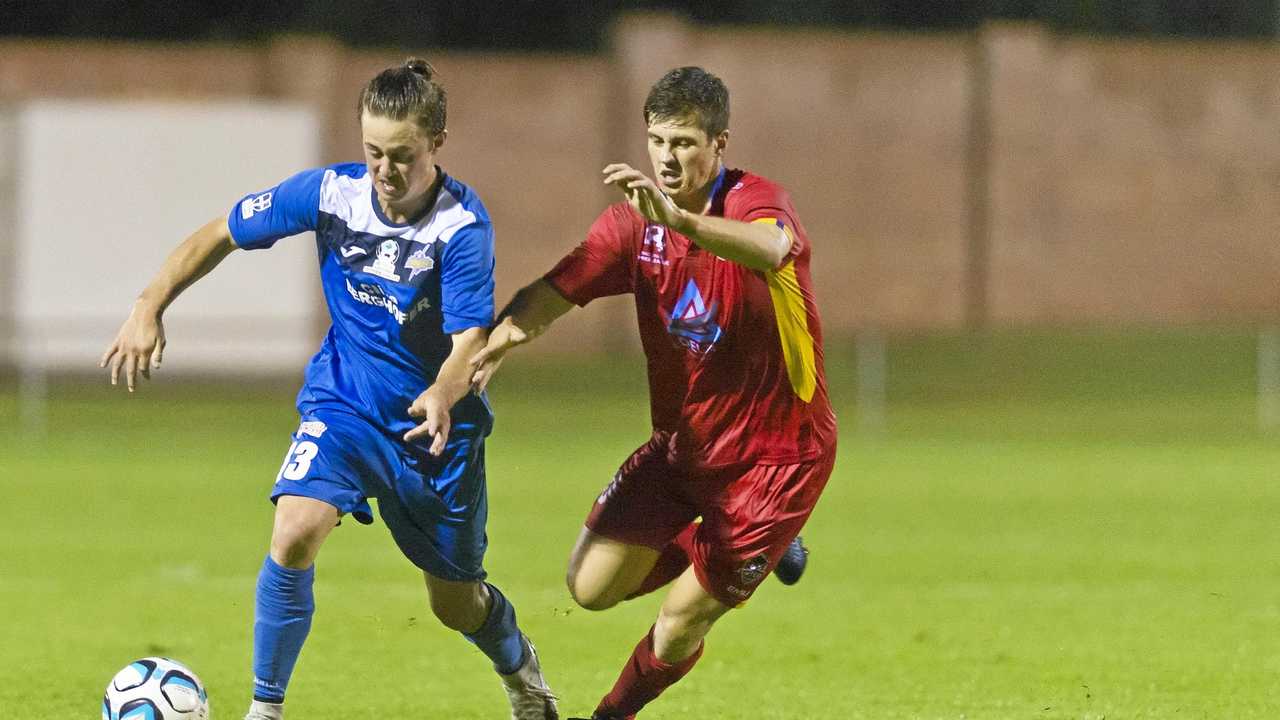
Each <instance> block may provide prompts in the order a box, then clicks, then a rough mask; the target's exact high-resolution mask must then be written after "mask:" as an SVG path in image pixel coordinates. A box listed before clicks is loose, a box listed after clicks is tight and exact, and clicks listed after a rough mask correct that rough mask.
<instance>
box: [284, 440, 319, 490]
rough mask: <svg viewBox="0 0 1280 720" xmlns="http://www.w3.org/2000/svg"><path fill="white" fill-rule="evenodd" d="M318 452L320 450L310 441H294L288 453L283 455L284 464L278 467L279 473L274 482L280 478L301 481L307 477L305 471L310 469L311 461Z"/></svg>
mask: <svg viewBox="0 0 1280 720" xmlns="http://www.w3.org/2000/svg"><path fill="white" fill-rule="evenodd" d="M318 452H320V448H319V447H317V446H316V444H315V443H313V442H311V441H310V440H294V441H293V444H292V445H290V446H289V452H287V453H285V456H284V464H283V465H281V466H280V472H279V473H277V474H276V482H279V481H280V479H281V478H283V479H285V480H301V479H302V478H304V477H306V476H307V470H310V469H311V461H312V460H314V459H315V457H316V453H318Z"/></svg>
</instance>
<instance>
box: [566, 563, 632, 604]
mask: <svg viewBox="0 0 1280 720" xmlns="http://www.w3.org/2000/svg"><path fill="white" fill-rule="evenodd" d="M565 584H566V585H568V587H569V595H570V596H572V597H573V601H574V602H575V603H577V604H578V607H580V608H582V609H584V610H594V611H600V610H608V609H609V608H611V607H613V606H614V605H617V604H618V603H619V602H621V601H622V598H621V597H618V596H617V593H611V592H609V588H608V587H606V586H601V585H599V584H597V583H591V582H589V581H587V580H586V579H585V578H583V577H582V575H581V574H580V573H575V572H572V571H570V572H569V574H568V575H567V576H566V577H565Z"/></svg>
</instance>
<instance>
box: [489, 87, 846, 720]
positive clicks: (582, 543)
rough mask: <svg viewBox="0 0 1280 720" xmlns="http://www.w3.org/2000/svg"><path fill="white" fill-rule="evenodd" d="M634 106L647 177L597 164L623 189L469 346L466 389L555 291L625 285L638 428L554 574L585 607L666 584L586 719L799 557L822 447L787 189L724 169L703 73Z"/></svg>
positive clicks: (558, 310)
mask: <svg viewBox="0 0 1280 720" xmlns="http://www.w3.org/2000/svg"><path fill="white" fill-rule="evenodd" d="M644 118H645V123H646V125H647V127H648V148H649V157H650V160H651V161H652V164H653V172H654V176H655V178H656V181H655V178H650V177H648V176H646V175H645V174H644V173H642V172H640V171H638V170H635V169H633V168H631V167H629V166H627V165H623V164H614V165H609V166H607V167H605V168H604V175H605V178H604V182H605V183H607V184H611V185H614V186H616V187H617V188H618V189H619V190H621V191H622V192H623V193H624V194H625V195H626V201H625V202H620V203H618V204H616V205H612V206H610V207H609V208H607V209H606V210H605V211H604V212H603V213H602V214H601V215H600V217H599V218H597V219H596V221H595V223H594V224H593V225H592V226H591V230H590V232H589V233H588V234H587V239H586V241H585V242H583V243H582V244H581V245H580V246H578V247H577V248H576V249H575V250H574V251H573V252H571V253H570V254H569V255H567V256H566V257H565V258H564V259H562V260H561V261H560V262H559V264H557V265H556V266H555V268H553V269H552V270H551V272H549V273H547V274H546V275H545V276H544V277H542V278H541V279H539V280H537V281H535V282H533V283H532V284H530V285H529V286H527V287H525V288H524V289H522V290H521V291H520V292H518V293H517V294H516V296H515V297H514V298H513V299H512V301H511V303H510V304H509V305H508V306H507V308H506V309H505V310H504V311H503V313H502V315H501V319H500V321H499V323H498V325H497V326H496V327H495V328H494V329H493V331H492V332H491V334H490V336H489V341H488V345H487V346H486V347H485V349H484V350H483V351H481V352H480V353H479V354H477V355H476V356H475V357H474V358H473V359H472V363H473V364H474V365H475V367H476V370H475V374H474V376H473V382H474V384H475V385H476V386H477V387H478V388H482V387H484V386H485V385H486V384H487V383H488V381H489V379H490V378H491V377H492V374H493V372H494V371H495V370H496V369H497V366H498V365H499V364H500V363H501V361H502V358H503V356H504V354H505V353H506V351H507V350H509V349H510V348H512V347H514V346H516V345H518V344H521V343H524V342H528V341H529V340H530V339H532V338H533V337H535V336H537V335H538V334H540V333H541V332H542V331H543V330H545V329H546V327H547V326H548V325H549V324H550V323H551V322H552V321H553V320H555V319H556V318H557V317H559V316H560V315H562V314H564V313H565V312H567V311H568V310H569V309H570V308H571V307H572V306H573V305H585V304H587V303H588V302H590V301H591V300H592V299H594V298H597V297H603V296H607V295H618V294H621V293H631V294H632V295H634V297H635V303H636V314H637V317H638V319H639V325H640V336H641V340H642V342H643V345H644V351H645V355H646V357H647V359H648V373H649V391H650V404H651V411H652V416H653V436H652V437H651V438H650V439H649V441H648V442H646V443H645V444H644V445H642V446H641V447H640V448H639V449H638V450H636V451H635V452H634V453H633V454H632V455H631V457H629V458H628V459H627V460H626V462H624V463H623V465H622V467H621V469H620V470H618V473H617V475H616V476H615V477H614V479H613V482H612V483H611V484H610V485H609V486H608V487H607V488H606V489H605V490H604V492H603V493H601V495H600V497H599V499H598V500H597V501H596V503H595V505H594V506H593V507H592V510H591V512H590V514H589V515H588V516H587V521H586V527H585V528H584V529H583V531H582V533H581V535H580V536H579V538H578V542H577V545H576V546H575V547H574V549H573V554H572V556H571V557H570V559H569V571H568V584H569V591H570V592H571V593H572V595H573V598H574V600H575V601H577V603H578V604H579V605H581V606H583V607H584V608H587V609H591V610H603V609H606V608H609V607H612V606H614V605H616V604H617V603H618V602H620V601H622V600H624V599H628V598H631V597H635V596H637V595H641V594H644V593H647V592H650V591H652V590H655V589H657V588H659V587H662V586H664V585H666V584H667V583H669V582H671V581H672V580H674V581H675V582H674V584H673V585H672V587H671V589H670V591H669V592H668V593H667V597H666V599H665V600H664V602H663V605H662V609H661V611H660V612H659V614H658V618H657V621H656V622H655V623H654V625H653V627H652V628H651V629H650V631H649V632H648V634H646V636H645V637H644V638H643V639H641V641H640V643H639V644H638V645H637V646H636V648H635V650H634V652H633V653H632V656H631V659H630V660H629V661H628V662H627V663H626V665H625V666H624V668H623V671H622V674H621V676H620V677H619V678H618V681H617V683H616V684H615V685H614V687H613V690H612V691H611V692H610V693H609V694H608V695H606V696H605V697H604V699H603V700H601V701H600V704H599V705H598V706H597V708H596V710H595V712H594V714H593V716H592V717H593V718H594V719H595V720H619V719H622V718H632V717H634V716H635V715H636V714H637V713H638V712H639V711H640V709H641V708H642V707H644V706H645V704H646V703H648V702H649V701H651V700H653V699H654V698H656V697H657V696H658V694H659V693H661V692H662V691H663V690H664V689H665V688H667V687H669V686H670V685H671V684H672V683H674V682H676V681H677V680H679V679H680V678H681V677H683V676H684V675H685V673H687V672H688V671H689V669H690V668H692V667H693V665H694V663H695V662H697V660H698V658H699V656H701V654H702V646H703V638H704V637H705V636H706V634H707V632H708V631H709V630H710V629H711V626H712V624H713V623H715V621H716V620H717V619H718V618H720V617H721V616H722V615H724V614H725V613H726V612H728V610H729V609H731V608H734V607H737V606H740V605H741V604H742V603H744V602H745V601H746V600H747V598H749V597H750V596H751V594H752V592H754V590H755V588H756V587H757V585H758V584H759V583H760V581H761V580H762V579H763V578H764V577H765V576H767V575H768V574H769V573H770V572H771V571H772V570H773V569H774V568H775V566H777V564H778V563H779V561H780V560H782V559H783V557H784V556H786V555H788V552H789V550H790V551H791V554H792V555H791V558H790V559H791V561H792V562H793V563H794V562H796V561H798V562H800V563H803V561H804V556H803V554H800V555H799V557H798V558H797V557H795V555H794V553H795V550H794V549H792V548H794V547H799V546H797V545H795V541H796V539H797V534H798V533H799V531H800V529H801V527H802V526H803V525H804V523H805V520H806V519H807V518H808V517H809V513H810V512H811V511H812V510H813V507H814V504H815V503H816V502H817V500H818V496H819V495H820V494H821V493H822V489H823V487H824V486H825V485H826V482H827V478H828V477H829V476H830V474H831V469H832V465H833V463H834V461H835V445H836V423H835V416H834V415H833V413H832V412H831V406H830V403H829V402H828V400H827V389H826V381H825V378H824V376H823V369H822V331H821V328H820V326H819V322H818V314H817V309H816V307H815V305H814V298H813V292H812V285H811V282H810V277H809V255H810V248H809V241H808V238H807V237H806V236H805V232H804V227H803V226H802V225H801V224H800V221H799V218H798V217H797V216H796V211H795V208H794V207H793V206H792V204H791V200H790V199H789V198H788V196H787V193H786V192H785V191H784V190H783V189H782V188H781V187H779V186H778V185H776V184H774V183H772V182H770V181H769V180H766V179H765V178H762V177H760V176H758V175H753V174H751V173H749V172H745V171H742V170H732V169H727V168H726V167H725V165H724V162H723V158H724V151H725V146H726V143H727V141H728V138H729V131H728V120H729V94H728V90H727V89H726V88H725V86H724V83H722V82H721V81H720V79H719V78H717V77H716V76H714V75H712V74H710V73H708V72H706V71H705V70H703V69H701V68H697V67H685V68H679V69H676V70H672V71H671V72H669V73H667V74H666V75H665V76H664V77H663V78H662V79H661V80H659V81H658V83H657V84H655V85H654V86H653V88H652V89H651V90H650V92H649V96H648V98H647V99H646V101H645V105H644ZM699 517H700V518H701V522H697V519H698V518H699ZM801 567H802V565H801ZM790 570H791V571H792V574H793V575H794V574H795V572H796V568H795V567H792V568H790Z"/></svg>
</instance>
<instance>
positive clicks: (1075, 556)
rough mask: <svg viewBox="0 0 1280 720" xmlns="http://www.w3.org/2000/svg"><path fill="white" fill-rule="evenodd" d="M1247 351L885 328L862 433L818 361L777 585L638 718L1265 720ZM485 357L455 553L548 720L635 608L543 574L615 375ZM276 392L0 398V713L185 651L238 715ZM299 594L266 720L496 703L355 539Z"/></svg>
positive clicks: (1275, 466)
mask: <svg viewBox="0 0 1280 720" xmlns="http://www.w3.org/2000/svg"><path fill="white" fill-rule="evenodd" d="M1253 347H1254V346H1253V340H1252V337H1251V336H1250V335H1249V334H1248V333H1244V332H1241V333H1234V332H1226V331H1221V332H1220V331H1210V330H1201V331H1194V332H1192V331H1186V332H1141V333H1127V334H1105V333H1083V332H1082V333H1054V334H1020V333H1001V334H996V335H987V336H946V337H942V336H929V337H914V338H897V339H895V340H894V341H892V342H891V344H890V352H889V361H890V362H889V367H890V375H889V378H890V383H889V401H890V402H889V408H888V427H887V428H885V429H884V430H883V431H882V432H880V433H874V432H866V433H860V432H859V429H858V427H857V421H856V418H857V412H856V408H855V407H854V406H853V398H854V388H853V380H852V378H853V369H852V368H853V365H852V363H851V362H850V361H849V358H848V357H847V355H848V353H847V352H842V351H843V350H847V349H848V348H839V347H829V348H828V353H829V356H830V357H829V367H828V374H829V378H830V384H831V387H832V394H833V397H834V399H835V401H836V404H837V411H838V413H839V414H840V416H841V421H842V437H841V445H840V451H841V456H840V461H839V463H838V465H837V468H836V474H835V476H834V477H833V478H832V481H831V483H830V485H829V486H828V489H827V492H826V495H825V496H824V498H823V500H822V503H821V504H820V505H819V508H818V510H817V512H816V513H815V515H814V517H813V519H812V520H811V522H810V524H809V527H808V528H807V529H806V532H805V535H806V538H807V540H808V543H809V545H810V546H811V547H812V548H813V552H814V554H813V559H812V562H811V565H810V571H809V574H808V575H807V576H806V578H805V580H804V581H803V582H802V583H801V584H800V585H798V586H796V587H794V588H784V587H782V586H781V585H779V584H778V583H776V582H773V581H769V582H768V583H766V585H765V586H764V587H763V588H762V589H761V590H760V591H759V592H758V593H757V595H756V597H755V599H753V600H752V601H751V603H750V604H749V605H748V606H747V607H746V608H745V609H744V610H742V611H740V612H735V613H732V614H731V615H730V616H729V617H727V618H725V619H724V620H723V621H722V622H721V624H720V625H719V626H718V627H717V628H716V629H715V631H714V633H713V634H712V637H711V639H710V641H709V644H708V649H707V652H706V655H705V656H704V659H703V660H702V662H701V663H700V664H699V666H698V667H697V669H696V670H695V671H694V673H693V674H692V675H690V676H689V678H687V679H686V681H685V682H683V683H681V684H680V685H678V686H676V687H675V688H673V689H672V690H671V691H669V692H668V693H667V694H666V695H664V696H663V697H662V698H661V699H659V700H658V701H657V702H656V703H655V704H654V705H652V706H651V709H650V710H649V711H648V712H647V713H646V715H645V717H648V718H744V719H772V718H854V719H859V718H866V719H867V720H872V719H874V720H892V719H895V718H902V719H905V718H921V719H926V718H928V719H933V718H938V719H941V718H948V719H952V720H955V719H958V718H970V719H977V718H991V719H1003V718H1011V719H1012V718H1019V719H1025V718H1046V719H1048V718H1079V719H1091V720H1100V719H1102V718H1107V719H1108V720H1119V719H1122V718H1170V719H1176V718H1229V719H1231V720H1248V719H1251V718H1276V717H1280V691H1278V690H1277V688H1278V687H1280V683H1277V679H1278V677H1280V641H1278V640H1277V638H1280V632H1278V631H1280V522H1277V521H1278V519H1280V477H1278V473H1277V471H1278V470H1280V438H1276V437H1266V436H1263V435H1261V434H1259V431H1258V430H1257V429H1256V427H1255V419H1254V417H1255V416H1254V397H1253V383H1254V379H1253V352H1254V350H1253ZM176 352H177V349H176V348H174V349H171V352H170V356H171V357H170V364H174V363H176V360H177V356H176ZM504 370H505V374H504V375H503V376H502V377H500V378H499V380H498V385H497V387H496V388H495V389H494V391H493V399H494V404H495V406H496V408H497V411H498V413H499V417H498V426H497V429H496V431H495V435H494V436H493V438H492V439H491V444H490V450H489V462H490V469H489V478H490V480H489V482H490V496H491V505H492V509H491V515H490V525H489V533H490V540H491V546H490V553H489V556H488V562H487V566H488V569H489V571H490V574H491V577H492V579H493V580H494V581H495V582H497V583H499V584H500V585H501V586H502V587H503V588H505V589H506V591H507V593H508V595H509V596H510V597H511V598H512V599H513V600H514V601H515V603H516V605H517V608H518V610H519V613H520V618H521V622H522V625H523V626H524V627H525V629H526V630H527V631H528V632H529V633H530V635H531V636H532V637H533V638H534V639H535V641H536V642H537V643H538V646H539V649H540V651H541V654H542V656H543V662H544V666H545V669H546V671H547V674H548V677H549V679H550V681H551V683H552V685H553V686H554V687H555V689H556V690H557V691H558V692H559V694H560V695H561V696H562V697H563V701H562V709H563V710H564V711H566V715H570V714H588V713H589V711H590V710H591V708H592V707H594V704H595V702H596V700H597V699H598V697H599V696H600V694H601V693H602V692H604V691H605V690H607V689H608V687H609V686H610V685H611V684H612V682H613V679H614V677H615V676H616V672H617V670H618V668H619V666H620V663H621V662H622V661H623V659H624V658H625V657H626V655H627V654H628V652H629V650H630V648H631V647H632V646H633V645H634V643H635V641H636V640H637V639H638V638H639V637H640V635H641V634H642V633H643V632H644V631H645V630H646V629H647V628H648V626H649V624H650V622H651V620H652V617H653V615H654V613H655V612H656V609H657V598H656V597H650V598H644V599H641V600H639V601H635V602H632V603H629V604H627V605H625V606H622V607H619V608H616V609H614V610H612V611H610V612H607V613H599V614H596V613H588V612H586V611H583V610H580V609H574V607H573V606H572V604H571V602H570V600H569V598H568V595H567V593H566V591H565V590H564V587H563V582H562V577H563V574H564V561H565V558H566V555H567V552H568V549H569V546H570V543H571V542H572V540H573V538H574V537H575V535H576V533H577V531H578V528H579V526H580V522H581V520H582V518H583V516H584V515H585V512H586V510H587V509H588V507H589V505H590V503H591V502H592V501H593V499H594V498H595V495H596V493H597V491H598V490H599V489H600V488H601V487H602V486H603V485H604V484H605V483H606V482H607V481H608V479H609V478H610V476H611V474H612V472H613V470H614V469H615V467H616V466H617V464H618V463H619V462H620V461H621V460H622V459H623V457H624V456H625V455H626V454H627V453H628V452H629V451H630V450H631V449H632V448H633V447H634V446H635V445H637V444H638V443H639V442H640V441H641V440H642V439H643V438H644V437H645V434H646V428H647V420H648V417H647V403H646V400H645V396H644V391H643V380H642V376H641V371H640V364H639V360H638V358H627V359H625V361H624V362H623V364H622V365H620V366H617V367H612V368H606V367H599V366H578V365H575V366H559V367H550V366H539V365H537V364H536V363H535V362H533V361H531V360H528V359H525V358H515V359H513V360H512V361H511V362H509V363H508V365H507V366H506V367H505V368H504ZM294 382H295V381H293V380H289V381H283V382H280V383H279V384H275V385H270V384H263V383H261V382H258V383H254V384H251V385H249V386H239V387H237V386H230V385H227V386H209V385H200V384H194V383H186V384H184V383H181V382H178V381H177V380H176V379H175V378H172V377H170V378H165V377H159V378H158V379H157V380H156V381H154V382H153V383H151V384H150V385H147V386H145V387H144V388H142V390H141V392H139V393H138V394H137V395H136V396H134V397H126V396H125V394H124V393H111V392H109V391H108V389H107V388H106V387H104V386H103V385H100V384H85V383H82V382H64V383H58V384H55V386H54V389H53V392H52V404H51V409H50V427H51V428H52V430H53V432H51V433H50V434H49V435H48V436H47V437H45V438H43V439H42V438H39V437H30V436H27V435H24V433H23V431H22V430H21V428H20V427H19V426H18V424H17V421H16V417H17V409H16V401H15V398H14V394H13V390H12V387H9V388H7V389H6V390H5V391H4V392H3V394H0V418H2V420H0V489H2V490H3V492H4V498H5V502H4V505H3V507H4V511H3V512H4V515H3V526H2V527H3V533H4V536H3V537H4V541H3V543H0V618H2V620H0V628H3V634H0V638H3V642H2V643H0V708H3V710H4V714H5V716H6V717H13V718H23V719H24V720H55V719H56V720H63V718H68V717H96V716H97V714H98V712H99V710H98V705H99V699H100V697H101V694H102V689H103V687H104V686H105V684H106V682H107V680H108V679H109V678H110V676H111V675H112V673H113V672H114V671H115V670H116V669H118V668H119V667H121V666H123V665H124V664H125V663H126V662H128V661H129V660H131V659H133V658H135V657H138V656H143V655H148V654H167V655H171V656H174V657H177V658H179V659H182V660H184V661H186V662H187V663H189V664H190V665H192V666H193V667H194V668H195V669H196V671H197V672H198V673H200V674H201V676H202V677H203V679H204V681H205V683H206V685H207V686H208V688H209V691H210V693H211V697H212V702H213V708H214V714H215V717H216V718H219V719H220V720H226V719H227V718H238V717H239V716H240V715H241V714H243V711H244V707H245V705H246V703H247V699H248V692H249V687H250V679H251V678H250V672H249V651H250V639H249V638H250V632H251V627H250V623H251V615H252V607H253V583H254V578H255V576H256V573H257V569H258V566H259V564H260V562H261V558H262V554H263V552H264V549H265V547H266V541H267V537H268V534H269V526H270V517H271V506H270V504H269V503H267V502H266V500H265V499H264V496H265V493H266V492H267V489H268V488H269V487H270V485H271V482H272V480H273V478H274V476H275V474H276V471H277V469H278V467H279V463H280V461H281V458H282V457H283V454H284V451H285V450H286V448H287V446H288V442H287V438H288V435H289V433H290V432H291V431H292V430H293V429H294V426H295V423H296V418H295V415H294V413H293V409H292V395H293V392H294V389H295V388H294ZM316 596H317V604H318V611H317V615H316V620H315V625H314V628H313V631H312V635H311V637H310V639H309V641H308V644H307V647H306V649H305V650H304V652H303V656H302V659H301V661H300V663H299V667H298V670H297V672H296V673H295V676H294V681H293V684H292V686H291V688H290V693H289V705H290V717H291V718H293V720H324V719H328V718H333V719H339V718H341V719H343V720H349V719H353V718H423V719H428V718H450V719H465V718H492V719H497V718H504V717H506V712H507V711H506V705H505V699H504V696H503V694H502V691H501V689H500V688H499V686H498V683H497V680H496V678H495V677H494V676H493V675H492V673H491V672H490V670H489V668H488V666H487V662H486V661H485V659H484V658H483V657H482V656H481V655H480V654H479V653H478V652H476V651H475V650H474V649H472V648H471V647H470V646H469V645H468V644H467V643H466V642H465V641H464V640H462V639H461V638H460V637H458V636H456V635H454V634H452V633H449V632H447V631H444V630H443V629H441V628H440V627H438V626H437V624H436V623H435V620H434V618H433V617H432V616H431V614H430V611H429V610H428V608H427V605H426V600H425V593H424V591H423V589H422V587H421V582H420V579H419V577H418V575H417V574H416V572H415V570H414V569H413V567H412V566H410V565H409V564H408V562H407V561H405V560H403V559H402V558H401V557H400V555H399V553H398V552H397V551H396V549H395V547H394V545H393V544H392V542H391V540H390V538H389V536H388V535H387V533H386V531H385V529H384V528H383V527H382V526H381V525H380V524H379V525H375V526H373V527H363V526H359V525H357V524H355V523H346V524H344V525H343V527H342V528H340V529H339V530H338V531H337V532H335V533H334V535H333V536H332V539H331V540H330V541H329V543H328V545H327V546H326V548H325V550H324V552H323V553H322V555H321V558H320V562H319V569H318V576H317V587H316Z"/></svg>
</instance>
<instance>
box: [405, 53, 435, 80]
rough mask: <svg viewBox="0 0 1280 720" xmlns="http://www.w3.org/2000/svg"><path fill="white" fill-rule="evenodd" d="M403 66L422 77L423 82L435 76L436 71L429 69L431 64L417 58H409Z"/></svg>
mask: <svg viewBox="0 0 1280 720" xmlns="http://www.w3.org/2000/svg"><path fill="white" fill-rule="evenodd" d="M404 66H405V67H407V68H409V70H410V71H412V72H414V73H417V74H418V75H421V76H422V79H423V80H430V79H431V78H432V76H434V75H435V74H436V69H435V68H433V67H431V63H429V62H427V61H426V60H423V59H422V58H418V57H411V58H409V59H408V60H405V61H404Z"/></svg>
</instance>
